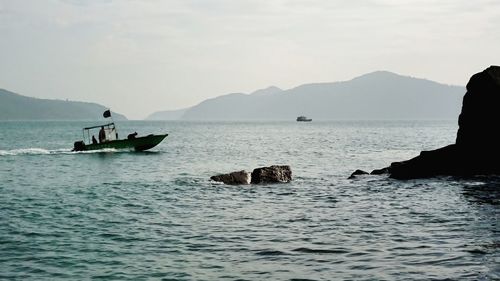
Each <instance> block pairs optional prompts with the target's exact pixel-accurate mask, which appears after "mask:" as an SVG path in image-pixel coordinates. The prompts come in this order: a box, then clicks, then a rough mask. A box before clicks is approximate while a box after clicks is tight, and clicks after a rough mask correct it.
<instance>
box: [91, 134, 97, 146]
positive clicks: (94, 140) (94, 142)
mask: <svg viewBox="0 0 500 281" xmlns="http://www.w3.org/2000/svg"><path fill="white" fill-rule="evenodd" d="M92 144H97V140H96V139H95V136H94V135H92Z"/></svg>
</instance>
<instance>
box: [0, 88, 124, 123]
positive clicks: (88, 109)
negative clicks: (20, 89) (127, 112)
mask: <svg viewBox="0 0 500 281" xmlns="http://www.w3.org/2000/svg"><path fill="white" fill-rule="evenodd" d="M106 109H107V108H106V107H105V106H102V105H99V104H96V103H88V102H78V101H64V100H51V99H38V98H32V97H27V96H22V95H19V94H16V93H13V92H9V91H7V90H4V89H0V121H6V120H97V119H99V118H102V113H103V112H104V111H105V110H106ZM113 118H114V119H115V120H126V119H127V118H126V117H125V116H124V115H121V114H118V113H115V112H113Z"/></svg>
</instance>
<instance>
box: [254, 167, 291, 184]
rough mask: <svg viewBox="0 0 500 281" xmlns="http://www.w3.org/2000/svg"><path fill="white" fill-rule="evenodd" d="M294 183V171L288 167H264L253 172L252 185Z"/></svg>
mask: <svg viewBox="0 0 500 281" xmlns="http://www.w3.org/2000/svg"><path fill="white" fill-rule="evenodd" d="M290 181H292V169H291V168H290V166H288V165H283V166H278V165H273V166H270V167H262V168H257V169H254V170H253V172H252V183H253V184H259V183H279V182H290Z"/></svg>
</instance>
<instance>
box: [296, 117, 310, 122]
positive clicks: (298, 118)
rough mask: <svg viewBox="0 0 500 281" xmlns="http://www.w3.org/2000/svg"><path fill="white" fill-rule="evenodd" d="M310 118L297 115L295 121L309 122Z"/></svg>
mask: <svg viewBox="0 0 500 281" xmlns="http://www.w3.org/2000/svg"><path fill="white" fill-rule="evenodd" d="M311 121H312V119H311V118H307V117H305V116H299V117H297V122H311Z"/></svg>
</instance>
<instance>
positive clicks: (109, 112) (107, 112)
mask: <svg viewBox="0 0 500 281" xmlns="http://www.w3.org/2000/svg"><path fill="white" fill-rule="evenodd" d="M102 116H103V117H104V118H108V117H111V111H109V109H108V110H106V111H104V113H103V114H102Z"/></svg>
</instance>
